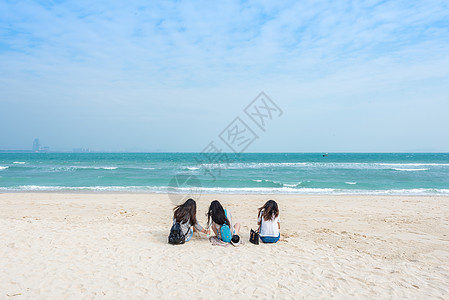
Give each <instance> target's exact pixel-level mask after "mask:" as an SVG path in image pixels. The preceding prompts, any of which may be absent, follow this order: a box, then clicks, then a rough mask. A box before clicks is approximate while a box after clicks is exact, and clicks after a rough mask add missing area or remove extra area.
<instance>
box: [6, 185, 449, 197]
mask: <svg viewBox="0 0 449 300" xmlns="http://www.w3.org/2000/svg"><path fill="white" fill-rule="evenodd" d="M195 189H196V193H198V194H208V193H210V194H298V195H301V194H303V195H396V196H401V195H404V196H407V195H416V196H419V195H423V196H424V195H428V196H432V195H441V196H443V195H444V196H449V189H425V188H417V189H392V190H350V189H333V188H291V187H279V188H269V187H258V188H254V187H253V188H220V187H204V188H198V187H195ZM0 190H2V191H92V192H95V191H98V192H144V193H158V194H160V193H167V192H169V191H170V193H175V194H176V193H179V194H183V193H190V191H191V190H192V188H188V187H179V188H176V189H173V187H168V186H79V187H67V186H38V185H26V186H18V187H0ZM198 191H200V192H198Z"/></svg>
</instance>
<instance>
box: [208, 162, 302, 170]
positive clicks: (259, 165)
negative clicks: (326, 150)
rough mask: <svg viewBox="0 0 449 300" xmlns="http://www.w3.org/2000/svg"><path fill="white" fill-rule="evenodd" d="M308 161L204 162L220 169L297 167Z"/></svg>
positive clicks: (209, 166) (210, 166)
mask: <svg viewBox="0 0 449 300" xmlns="http://www.w3.org/2000/svg"><path fill="white" fill-rule="evenodd" d="M307 164H308V163H304V162H297V163H287V162H284V163H228V164H227V163H219V164H202V166H203V167H205V168H219V169H259V168H272V167H281V168H282V167H296V166H306V165H307Z"/></svg>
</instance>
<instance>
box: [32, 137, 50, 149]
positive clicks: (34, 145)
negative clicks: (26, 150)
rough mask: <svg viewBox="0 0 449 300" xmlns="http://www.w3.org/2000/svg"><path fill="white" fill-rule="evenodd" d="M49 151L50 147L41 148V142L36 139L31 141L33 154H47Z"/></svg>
mask: <svg viewBox="0 0 449 300" xmlns="http://www.w3.org/2000/svg"><path fill="white" fill-rule="evenodd" d="M48 151H50V147H43V146H41V142H40V141H39V139H38V138H35V139H34V141H33V152H48Z"/></svg>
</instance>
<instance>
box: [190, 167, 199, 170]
mask: <svg viewBox="0 0 449 300" xmlns="http://www.w3.org/2000/svg"><path fill="white" fill-rule="evenodd" d="M187 169H188V170H190V171H195V170H199V169H200V168H198V167H187Z"/></svg>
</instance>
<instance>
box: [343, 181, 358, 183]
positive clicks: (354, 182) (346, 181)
mask: <svg viewBox="0 0 449 300" xmlns="http://www.w3.org/2000/svg"><path fill="white" fill-rule="evenodd" d="M345 183H346V184H357V182H355V181H346V182H345Z"/></svg>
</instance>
